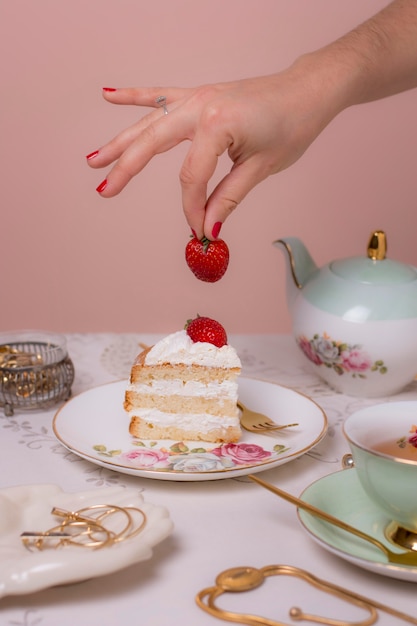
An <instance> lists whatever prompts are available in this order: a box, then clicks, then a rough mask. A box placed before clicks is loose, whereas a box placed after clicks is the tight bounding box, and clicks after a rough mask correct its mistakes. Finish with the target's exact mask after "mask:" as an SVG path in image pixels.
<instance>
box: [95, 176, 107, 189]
mask: <svg viewBox="0 0 417 626" xmlns="http://www.w3.org/2000/svg"><path fill="white" fill-rule="evenodd" d="M106 187H107V178H105V179H104V180H103V181H102V182H101V183H100V184H99V186H98V187H97V189H96V191H98V192H99V193H101V192H102V191H104V190H105V188H106Z"/></svg>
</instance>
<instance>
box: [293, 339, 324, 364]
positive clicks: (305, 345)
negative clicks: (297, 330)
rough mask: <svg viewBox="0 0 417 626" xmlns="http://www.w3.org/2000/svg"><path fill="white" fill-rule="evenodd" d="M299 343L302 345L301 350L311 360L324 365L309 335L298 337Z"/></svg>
mask: <svg viewBox="0 0 417 626" xmlns="http://www.w3.org/2000/svg"><path fill="white" fill-rule="evenodd" d="M297 343H298V345H299V346H300V348H301V350H302V351H303V352H304V354H305V355H306V357H307V358H308V359H310V361H312V362H313V363H315V364H316V365H322V363H323V361H322V360H321V359H320V357H319V355H318V354H317V352H316V351H315V350H314V348H313V346H312V345H311V343H310V341H309V340H308V339H307V337H304V336H301V337H298V339H297Z"/></svg>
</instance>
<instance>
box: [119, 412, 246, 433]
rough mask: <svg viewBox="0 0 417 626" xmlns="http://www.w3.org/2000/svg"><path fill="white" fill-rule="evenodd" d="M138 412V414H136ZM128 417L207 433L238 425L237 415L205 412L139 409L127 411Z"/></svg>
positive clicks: (157, 425)
mask: <svg viewBox="0 0 417 626" xmlns="http://www.w3.org/2000/svg"><path fill="white" fill-rule="evenodd" d="M138 413H140V415H138ZM129 417H130V418H132V417H140V419H142V420H144V421H145V422H148V423H149V424H153V425H154V426H156V427H162V428H167V427H169V426H175V427H176V428H182V429H184V430H194V431H198V432H200V433H208V432H210V431H211V430H215V429H216V430H217V429H219V428H227V427H233V428H238V427H239V426H240V420H239V418H238V417H224V416H222V417H221V418H220V417H215V416H213V415H209V414H207V413H199V414H194V413H193V414H192V415H191V414H190V413H163V412H162V411H158V410H156V409H141V410H140V411H137V410H136V411H135V410H132V411H129Z"/></svg>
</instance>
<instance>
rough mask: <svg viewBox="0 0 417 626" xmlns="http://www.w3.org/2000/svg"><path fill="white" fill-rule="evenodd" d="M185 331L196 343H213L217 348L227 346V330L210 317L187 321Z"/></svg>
mask: <svg viewBox="0 0 417 626" xmlns="http://www.w3.org/2000/svg"><path fill="white" fill-rule="evenodd" d="M185 330H186V331H187V335H188V336H189V337H190V338H191V339H192V340H193V341H194V343H197V342H198V341H202V342H205V343H212V344H213V345H214V346H217V348H221V347H222V346H225V345H226V344H227V334H226V331H225V329H224V328H223V326H222V325H221V324H220V323H219V322H216V320H212V319H211V318H210V317H200V315H197V317H196V318H195V319H193V320H188V321H187V323H186V325H185Z"/></svg>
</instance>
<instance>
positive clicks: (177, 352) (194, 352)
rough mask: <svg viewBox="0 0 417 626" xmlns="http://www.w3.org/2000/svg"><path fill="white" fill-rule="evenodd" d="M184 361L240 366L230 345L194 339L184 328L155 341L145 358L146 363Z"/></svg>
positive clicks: (190, 363)
mask: <svg viewBox="0 0 417 626" xmlns="http://www.w3.org/2000/svg"><path fill="white" fill-rule="evenodd" d="M162 363H173V364H175V363H185V364H186V365H192V364H196V365H204V366H206V367H222V368H231V367H239V368H240V367H241V362H240V359H239V357H238V355H237V353H236V350H235V349H234V348H232V346H229V345H225V346H222V347H221V348H217V347H216V346H214V345H213V344H212V343H206V342H203V341H197V342H195V343H194V341H193V340H192V339H191V338H190V337H189V336H188V335H187V332H186V331H185V330H179V331H177V332H176V333H172V334H171V335H167V336H166V337H164V339H162V340H161V341H159V342H158V343H156V344H155V345H154V346H153V347H152V348H151V350H150V351H149V352H148V354H147V355H146V358H145V364H146V365H158V364H162Z"/></svg>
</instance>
